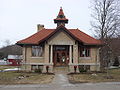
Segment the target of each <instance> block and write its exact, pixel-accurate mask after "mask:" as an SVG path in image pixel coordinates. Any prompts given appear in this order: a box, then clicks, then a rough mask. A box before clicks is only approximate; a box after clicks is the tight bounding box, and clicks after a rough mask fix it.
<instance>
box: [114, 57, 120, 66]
mask: <svg viewBox="0 0 120 90" xmlns="http://www.w3.org/2000/svg"><path fill="white" fill-rule="evenodd" d="M119 65H120V63H119V60H118V57H115V62H114V64H113V66H119Z"/></svg>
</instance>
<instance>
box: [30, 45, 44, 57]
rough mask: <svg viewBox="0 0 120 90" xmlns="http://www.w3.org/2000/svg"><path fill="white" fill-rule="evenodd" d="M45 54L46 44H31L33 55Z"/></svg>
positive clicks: (40, 55) (41, 55)
mask: <svg viewBox="0 0 120 90" xmlns="http://www.w3.org/2000/svg"><path fill="white" fill-rule="evenodd" d="M33 50H34V51H33ZM36 52H37V53H36ZM43 55H44V46H43V45H35V46H31V57H43Z"/></svg>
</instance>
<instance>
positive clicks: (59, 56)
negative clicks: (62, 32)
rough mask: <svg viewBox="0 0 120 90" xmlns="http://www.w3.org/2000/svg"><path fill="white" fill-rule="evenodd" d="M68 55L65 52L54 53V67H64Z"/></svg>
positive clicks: (66, 63)
mask: <svg viewBox="0 0 120 90" xmlns="http://www.w3.org/2000/svg"><path fill="white" fill-rule="evenodd" d="M68 61H69V58H68V55H67V52H66V51H55V52H54V66H66V65H68Z"/></svg>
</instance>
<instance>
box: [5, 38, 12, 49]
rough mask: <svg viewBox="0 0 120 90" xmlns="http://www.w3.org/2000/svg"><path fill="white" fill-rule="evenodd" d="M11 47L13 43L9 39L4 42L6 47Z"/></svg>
mask: <svg viewBox="0 0 120 90" xmlns="http://www.w3.org/2000/svg"><path fill="white" fill-rule="evenodd" d="M9 45H11V42H10V40H9V39H6V40H5V41H4V47H6V46H9Z"/></svg>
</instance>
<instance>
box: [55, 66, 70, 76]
mask: <svg viewBox="0 0 120 90" xmlns="http://www.w3.org/2000/svg"><path fill="white" fill-rule="evenodd" d="M53 72H54V73H66V74H67V73H68V66H59V67H54V68H53Z"/></svg>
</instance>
